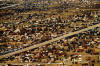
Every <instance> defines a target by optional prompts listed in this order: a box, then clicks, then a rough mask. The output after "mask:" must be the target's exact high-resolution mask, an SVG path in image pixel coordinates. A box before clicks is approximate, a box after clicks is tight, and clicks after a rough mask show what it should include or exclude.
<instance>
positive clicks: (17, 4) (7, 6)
mask: <svg viewBox="0 0 100 66" xmlns="http://www.w3.org/2000/svg"><path fill="white" fill-rule="evenodd" d="M19 5H21V4H13V5H9V6H5V7H2V8H0V9H6V8H10V7H15V6H19Z"/></svg>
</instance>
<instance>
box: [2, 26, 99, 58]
mask: <svg viewBox="0 0 100 66" xmlns="http://www.w3.org/2000/svg"><path fill="white" fill-rule="evenodd" d="M96 27H100V24H96V25H93V26H90V27H88V28H85V29H82V30H79V31H75V32H71V33H69V34H65V35H63V36H60V37H57V38H54V39H52V40H49V41H45V42H43V43H40V44H36V45H35V46H34V45H33V46H30V47H27V48H24V49H21V50H18V51H15V52H11V53H8V54H5V55H2V56H0V59H2V58H5V57H8V56H11V55H14V54H17V53H21V52H24V51H28V50H31V49H34V48H37V47H40V46H44V45H46V44H49V43H51V42H54V41H57V40H60V39H63V38H65V37H69V36H72V35H75V34H79V33H81V32H84V31H87V30H90V29H93V28H96Z"/></svg>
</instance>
